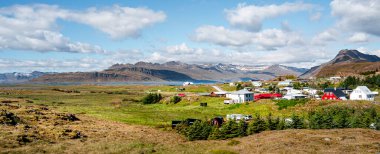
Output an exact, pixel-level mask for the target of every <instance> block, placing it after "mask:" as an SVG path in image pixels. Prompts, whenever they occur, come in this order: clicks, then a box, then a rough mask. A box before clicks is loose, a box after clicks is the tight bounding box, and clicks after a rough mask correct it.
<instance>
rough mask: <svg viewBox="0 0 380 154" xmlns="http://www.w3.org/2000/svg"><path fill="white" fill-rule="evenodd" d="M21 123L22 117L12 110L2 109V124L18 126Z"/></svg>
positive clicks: (0, 118) (0, 122)
mask: <svg viewBox="0 0 380 154" xmlns="http://www.w3.org/2000/svg"><path fill="white" fill-rule="evenodd" d="M19 123H21V119H20V118H19V117H18V116H16V115H15V114H14V113H12V112H8V111H6V110H2V111H1V112H0V124H5V125H10V126H16V125H17V124H19Z"/></svg>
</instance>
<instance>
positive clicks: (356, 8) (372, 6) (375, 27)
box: [330, 0, 380, 36]
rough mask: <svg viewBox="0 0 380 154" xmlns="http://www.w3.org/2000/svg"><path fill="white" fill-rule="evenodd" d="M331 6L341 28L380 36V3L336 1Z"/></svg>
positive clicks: (376, 1)
mask: <svg viewBox="0 0 380 154" xmlns="http://www.w3.org/2000/svg"><path fill="white" fill-rule="evenodd" d="M330 6H331V10H332V14H333V15H334V16H336V17H338V18H339V21H338V23H337V26H338V27H339V28H341V29H346V30H352V31H355V32H364V33H368V34H373V35H377V36H380V28H379V27H380V16H379V14H380V1H378V0H334V1H332V2H331V3H330Z"/></svg>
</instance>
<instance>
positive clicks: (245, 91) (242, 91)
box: [229, 89, 253, 95]
mask: <svg viewBox="0 0 380 154" xmlns="http://www.w3.org/2000/svg"><path fill="white" fill-rule="evenodd" d="M229 94H235V95H239V94H240V95H244V94H253V92H250V91H248V90H246V89H242V90H239V91H234V92H230V93H229Z"/></svg>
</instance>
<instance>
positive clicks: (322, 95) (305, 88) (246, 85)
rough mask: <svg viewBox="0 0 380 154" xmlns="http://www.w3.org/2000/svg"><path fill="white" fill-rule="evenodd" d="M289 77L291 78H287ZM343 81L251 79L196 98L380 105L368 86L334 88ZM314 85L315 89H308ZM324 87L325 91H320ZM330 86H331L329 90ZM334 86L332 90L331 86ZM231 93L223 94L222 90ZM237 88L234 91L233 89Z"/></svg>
mask: <svg viewBox="0 0 380 154" xmlns="http://www.w3.org/2000/svg"><path fill="white" fill-rule="evenodd" d="M289 78H291V79H289ZM344 79H345V78H342V77H339V76H333V77H329V78H325V79H324V82H325V83H324V84H326V83H328V84H330V85H321V86H319V87H318V86H315V85H316V84H315V82H316V81H315V80H312V79H310V80H306V79H297V78H296V77H294V76H279V77H277V78H276V79H274V80H270V81H263V80H261V81H260V80H250V81H245V82H243V81H240V82H230V83H223V84H216V85H211V86H212V88H213V89H214V91H212V92H210V93H197V94H196V95H198V96H206V97H221V98H225V99H224V101H223V103H224V104H225V105H229V104H243V103H255V102H256V101H259V100H262V99H268V100H288V101H291V100H305V101H307V100H320V101H329V100H336V101H348V100H351V101H369V102H372V103H374V104H378V105H380V103H379V102H375V97H376V96H377V95H378V92H377V91H371V90H370V89H369V88H368V87H367V86H364V85H358V86H356V88H354V89H351V88H348V87H337V86H339V84H340V83H341V82H343V81H344ZM193 85H194V83H193V82H184V83H183V85H182V88H178V90H179V91H185V89H186V87H189V86H193ZM309 85H314V86H309ZM323 86H325V88H323ZM328 86H330V87H328ZM331 86H334V87H331ZM222 87H223V88H226V89H229V90H231V91H226V90H224V89H223V88H222ZM234 89H236V90H234ZM177 96H178V97H186V96H187V94H186V93H181V92H179V93H178V94H177ZM200 106H204V107H206V106H207V102H202V103H200ZM252 118H253V116H252V115H244V114H240V113H231V114H227V115H225V116H217V117H215V118H213V119H212V121H211V122H212V124H216V125H218V126H220V125H221V124H223V123H224V122H226V121H237V122H239V121H241V120H242V121H246V122H249V121H250V120H252ZM197 120H199V119H192V118H188V119H186V120H184V121H180V120H175V121H172V128H175V127H176V126H177V125H179V124H181V122H185V124H186V125H192V124H193V123H194V122H195V121H197ZM292 121H293V120H292V119H291V118H285V122H287V123H292Z"/></svg>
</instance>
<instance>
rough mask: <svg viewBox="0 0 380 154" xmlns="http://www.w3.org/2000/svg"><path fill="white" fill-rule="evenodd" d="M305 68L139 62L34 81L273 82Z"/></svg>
mask: <svg viewBox="0 0 380 154" xmlns="http://www.w3.org/2000/svg"><path fill="white" fill-rule="evenodd" d="M305 71H306V70H305V69H299V68H294V67H287V66H283V65H273V66H267V65H257V66H247V65H232V64H205V65H199V64H186V63H181V62H176V61H170V62H166V63H162V64H158V63H148V62H138V63H136V64H115V65H112V66H111V67H109V68H108V69H106V70H103V71H100V72H76V73H59V74H51V75H44V76H41V77H39V78H36V79H33V80H32V82H127V81H198V82H209V81H222V82H224V81H237V80H250V79H272V78H274V77H276V76H278V75H297V76H298V75H300V74H302V73H304V72H305Z"/></svg>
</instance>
